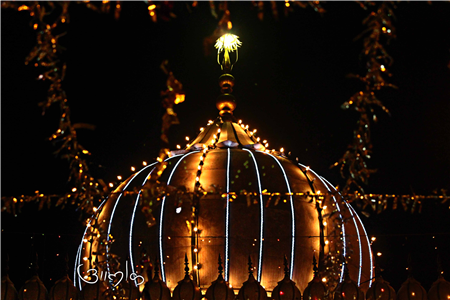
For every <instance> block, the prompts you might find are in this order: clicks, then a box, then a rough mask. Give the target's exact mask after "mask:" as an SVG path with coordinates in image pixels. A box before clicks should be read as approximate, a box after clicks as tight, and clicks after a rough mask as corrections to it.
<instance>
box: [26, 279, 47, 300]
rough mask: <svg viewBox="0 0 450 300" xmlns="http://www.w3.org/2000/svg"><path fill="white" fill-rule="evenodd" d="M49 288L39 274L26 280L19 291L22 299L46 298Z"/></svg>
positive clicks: (41, 299) (35, 299) (44, 299)
mask: <svg viewBox="0 0 450 300" xmlns="http://www.w3.org/2000/svg"><path fill="white" fill-rule="evenodd" d="M47 294H48V292H47V289H46V288H45V286H44V284H43V283H42V281H41V279H40V278H39V276H38V275H37V274H35V275H33V276H32V277H31V278H30V279H29V280H27V281H26V282H25V284H24V285H23V287H22V288H21V289H20V292H19V299H20V300H46V299H47Z"/></svg>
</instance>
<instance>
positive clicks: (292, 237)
mask: <svg viewBox="0 0 450 300" xmlns="http://www.w3.org/2000/svg"><path fill="white" fill-rule="evenodd" d="M257 152H261V151H257ZM261 153H264V152H261ZM267 155H270V156H271V157H272V158H273V159H274V160H275V161H276V162H277V163H278V166H279V167H280V169H281V171H282V172H283V176H284V181H285V182H286V187H287V189H288V192H289V198H290V204H291V220H292V226H291V235H292V236H291V262H290V271H289V278H290V279H292V274H293V272H294V254H295V211H294V200H293V199H292V191H291V186H290V184H289V180H288V178H287V175H286V172H285V171H284V168H283V166H282V165H281V163H280V162H279V161H278V159H277V158H276V157H275V156H273V155H272V154H270V153H267Z"/></svg>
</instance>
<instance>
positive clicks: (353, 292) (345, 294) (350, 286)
mask: <svg viewBox="0 0 450 300" xmlns="http://www.w3.org/2000/svg"><path fill="white" fill-rule="evenodd" d="M334 300H364V293H363V292H362V291H361V289H360V288H359V287H358V285H357V284H356V282H355V281H353V280H352V279H351V278H350V275H349V274H348V271H347V268H345V271H344V280H343V281H342V282H340V283H339V284H338V285H337V287H336V290H335V292H334Z"/></svg>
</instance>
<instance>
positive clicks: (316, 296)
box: [303, 256, 329, 300]
mask: <svg viewBox="0 0 450 300" xmlns="http://www.w3.org/2000/svg"><path fill="white" fill-rule="evenodd" d="M312 264H313V266H314V268H313V269H314V278H313V279H312V280H311V281H310V282H309V283H308V286H307V287H306V289H305V290H304V291H303V300H323V299H328V295H329V291H328V288H327V287H326V286H325V284H323V282H322V280H321V279H320V277H319V269H318V268H317V262H316V256H313V263H312Z"/></svg>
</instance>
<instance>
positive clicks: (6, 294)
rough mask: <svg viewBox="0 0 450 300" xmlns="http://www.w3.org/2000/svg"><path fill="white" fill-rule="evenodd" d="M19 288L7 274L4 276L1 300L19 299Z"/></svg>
mask: <svg viewBox="0 0 450 300" xmlns="http://www.w3.org/2000/svg"><path fill="white" fill-rule="evenodd" d="M18 297H19V296H18V294H17V290H16V288H15V287H14V283H13V282H12V281H11V279H10V278H9V275H8V274H6V275H5V276H3V277H2V298H1V300H17V299H18Z"/></svg>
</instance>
